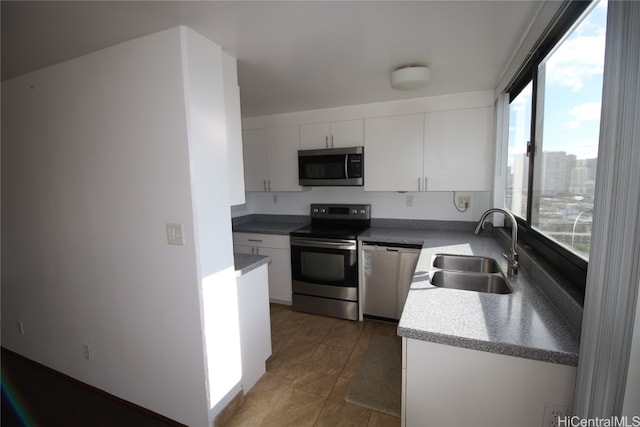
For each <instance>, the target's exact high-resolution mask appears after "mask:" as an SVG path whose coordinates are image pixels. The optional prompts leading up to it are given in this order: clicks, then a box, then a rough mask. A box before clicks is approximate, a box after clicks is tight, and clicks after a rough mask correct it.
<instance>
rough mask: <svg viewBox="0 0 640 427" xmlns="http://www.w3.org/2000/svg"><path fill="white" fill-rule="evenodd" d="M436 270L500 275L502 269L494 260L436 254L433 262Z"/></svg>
mask: <svg viewBox="0 0 640 427" xmlns="http://www.w3.org/2000/svg"><path fill="white" fill-rule="evenodd" d="M431 265H433V267H434V268H440V269H443V270H456V271H470V272H476V273H500V272H501V271H500V267H499V266H498V263H497V262H496V260H495V259H493V258H485V257H479V256H469V255H447V254H436V255H434V256H433V260H432V262H431Z"/></svg>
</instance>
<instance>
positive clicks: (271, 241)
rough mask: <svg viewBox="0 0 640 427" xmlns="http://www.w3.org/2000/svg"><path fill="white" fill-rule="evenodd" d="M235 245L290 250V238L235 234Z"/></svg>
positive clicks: (275, 235)
mask: <svg viewBox="0 0 640 427" xmlns="http://www.w3.org/2000/svg"><path fill="white" fill-rule="evenodd" d="M233 244H234V245H241V246H256V247H261V248H276V249H290V248H291V246H290V244H289V236H282V235H278V234H256V233H233Z"/></svg>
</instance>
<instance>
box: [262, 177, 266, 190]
mask: <svg viewBox="0 0 640 427" xmlns="http://www.w3.org/2000/svg"><path fill="white" fill-rule="evenodd" d="M262 185H263V186H264V191H267V180H266V179H265V180H264V181H263V182H262Z"/></svg>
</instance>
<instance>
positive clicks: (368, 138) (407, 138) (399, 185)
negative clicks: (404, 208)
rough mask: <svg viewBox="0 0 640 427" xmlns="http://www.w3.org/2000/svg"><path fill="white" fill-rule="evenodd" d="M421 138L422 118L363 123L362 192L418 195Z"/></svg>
mask: <svg viewBox="0 0 640 427" xmlns="http://www.w3.org/2000/svg"><path fill="white" fill-rule="evenodd" d="M423 134H424V114H409V115H404V116H390V117H379V118H375V119H365V121H364V147H365V150H364V165H365V167H364V189H365V191H420V190H421V189H422V176H423V171H422V162H423V153H422V150H423V140H424V138H423Z"/></svg>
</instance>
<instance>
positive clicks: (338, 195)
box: [232, 187, 491, 221]
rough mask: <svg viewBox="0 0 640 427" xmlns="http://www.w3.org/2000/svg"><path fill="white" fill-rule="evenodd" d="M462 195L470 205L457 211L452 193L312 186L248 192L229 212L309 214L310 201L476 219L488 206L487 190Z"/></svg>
mask: <svg viewBox="0 0 640 427" xmlns="http://www.w3.org/2000/svg"><path fill="white" fill-rule="evenodd" d="M274 195H275V197H276V200H277V201H276V202H275V203H274ZM462 195H464V196H471V206H470V208H469V209H468V210H467V211H466V212H458V211H457V210H456V208H455V206H454V205H453V192H426V193H418V192H415V193H412V192H407V193H397V192H370V191H364V190H363V189H362V188H361V187H324V188H323V187H313V189H312V190H310V191H303V192H291V193H247V204H246V205H244V206H242V207H235V208H234V209H233V210H232V215H233V216H234V217H237V216H242V215H247V214H251V213H255V214H287V215H308V214H309V205H310V204H311V203H366V204H371V206H372V207H371V216H372V218H399V219H430V220H444V221H477V220H478V219H479V218H480V216H481V215H482V213H483V212H484V211H485V210H487V209H489V208H490V205H489V204H490V195H491V194H490V193H489V192H456V196H462ZM407 196H412V197H413V207H407Z"/></svg>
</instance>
